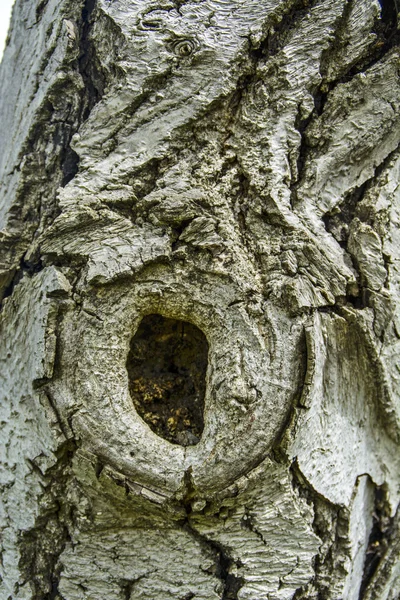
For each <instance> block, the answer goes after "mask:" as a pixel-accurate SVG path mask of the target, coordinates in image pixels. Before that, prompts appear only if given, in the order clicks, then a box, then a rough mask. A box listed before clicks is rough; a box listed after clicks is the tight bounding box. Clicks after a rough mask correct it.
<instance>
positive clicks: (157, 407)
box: [127, 314, 208, 446]
mask: <svg viewBox="0 0 400 600" xmlns="http://www.w3.org/2000/svg"><path fill="white" fill-rule="evenodd" d="M207 362H208V343H207V340H206V337H205V335H204V333H203V332H202V331H200V329H199V328H198V327H196V326H195V325H192V324H191V323H188V322H186V321H179V320H176V319H168V318H166V317H163V316H162V315H158V314H152V315H147V316H146V317H144V318H143V320H142V321H141V323H140V325H139V328H138V330H137V332H136V333H135V335H134V336H133V338H132V340H131V345H130V351H129V354H128V360H127V370H128V376H129V392H130V395H131V397H132V400H133V404H134V406H135V408H136V411H137V412H138V414H139V415H140V416H141V417H142V419H143V420H144V421H145V422H146V423H147V424H148V425H149V427H150V428H151V429H152V430H153V431H154V433H156V434H157V435H159V436H160V437H163V438H164V439H166V440H168V441H169V442H172V443H173V444H180V445H182V446H193V445H195V444H197V443H198V442H199V440H200V437H201V434H202V432H203V427H204V417H203V414H204V396H205V391H206V372H207Z"/></svg>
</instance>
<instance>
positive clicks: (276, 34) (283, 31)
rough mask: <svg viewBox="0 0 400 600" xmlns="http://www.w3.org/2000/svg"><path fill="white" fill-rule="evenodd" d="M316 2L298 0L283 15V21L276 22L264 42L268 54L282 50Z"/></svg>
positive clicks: (272, 54)
mask: <svg viewBox="0 0 400 600" xmlns="http://www.w3.org/2000/svg"><path fill="white" fill-rule="evenodd" d="M314 4H316V2H315V1H314V0H297V2H295V3H294V5H293V6H292V8H291V10H290V11H289V12H288V13H287V14H285V15H283V17H282V19H281V21H280V22H279V23H276V24H274V26H273V29H272V33H269V34H268V36H267V38H266V39H265V41H264V43H263V46H264V48H265V50H266V53H267V55H268V56H274V55H276V54H278V52H279V51H280V50H282V48H283V47H284V46H285V44H286V42H287V40H288V38H289V36H290V35H291V33H292V31H293V30H294V29H295V28H296V27H297V25H298V23H299V22H300V21H301V20H302V19H304V17H306V15H307V14H308V13H309V12H310V10H311V8H312V7H313V6H314Z"/></svg>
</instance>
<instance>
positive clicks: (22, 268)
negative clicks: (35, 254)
mask: <svg viewBox="0 0 400 600" xmlns="http://www.w3.org/2000/svg"><path fill="white" fill-rule="evenodd" d="M43 268H44V267H43V264H42V261H41V260H40V259H38V260H37V261H35V262H32V261H26V260H25V259H24V257H23V258H21V260H20V264H19V267H18V268H17V269H16V270H15V272H14V275H13V276H12V278H11V281H10V282H9V284H8V285H7V287H6V288H5V290H4V292H3V294H2V298H1V308H2V307H3V303H4V300H5V299H6V298H9V297H10V296H12V294H13V293H14V289H15V287H16V286H17V285H18V284H19V283H20V281H21V280H22V278H23V276H24V274H27V275H29V276H30V277H32V276H33V275H34V274H35V273H39V272H40V271H42V270H43ZM0 312H1V309H0Z"/></svg>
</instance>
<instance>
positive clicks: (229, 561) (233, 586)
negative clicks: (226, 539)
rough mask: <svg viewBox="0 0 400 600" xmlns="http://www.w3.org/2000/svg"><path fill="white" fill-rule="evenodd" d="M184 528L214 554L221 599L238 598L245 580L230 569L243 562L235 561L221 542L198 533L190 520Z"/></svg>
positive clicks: (230, 599) (237, 566) (238, 566)
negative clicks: (220, 584) (221, 586)
mask: <svg viewBox="0 0 400 600" xmlns="http://www.w3.org/2000/svg"><path fill="white" fill-rule="evenodd" d="M186 528H187V529H188V531H189V532H190V533H191V534H192V535H193V536H194V537H195V538H196V539H197V540H199V542H200V543H201V544H202V545H205V546H206V547H208V548H209V549H211V550H212V551H213V553H214V554H215V561H216V562H215V575H216V577H218V579H219V580H220V581H221V583H222V585H223V589H222V595H221V600H238V593H239V590H240V589H241V588H242V587H243V585H244V583H245V580H244V578H243V577H238V576H237V575H235V574H234V573H232V572H231V571H232V569H233V568H235V567H236V568H240V567H242V566H243V564H242V563H241V562H240V561H235V560H234V559H233V558H232V557H231V556H230V555H229V554H228V552H227V549H226V548H224V546H222V544H219V543H218V542H216V541H215V540H210V539H209V538H208V537H206V536H205V535H203V534H201V533H199V532H198V531H197V530H196V529H195V528H193V526H192V525H191V524H190V522H188V523H187V524H186Z"/></svg>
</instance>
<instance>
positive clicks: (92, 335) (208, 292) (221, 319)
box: [53, 273, 303, 496]
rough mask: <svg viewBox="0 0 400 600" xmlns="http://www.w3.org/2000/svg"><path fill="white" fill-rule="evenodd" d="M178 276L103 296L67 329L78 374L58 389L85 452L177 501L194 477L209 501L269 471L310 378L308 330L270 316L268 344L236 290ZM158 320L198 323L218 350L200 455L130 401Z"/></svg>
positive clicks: (97, 292) (68, 350)
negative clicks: (129, 365)
mask: <svg viewBox="0 0 400 600" xmlns="http://www.w3.org/2000/svg"><path fill="white" fill-rule="evenodd" d="M170 275H171V276H170V279H169V280H168V279H167V278H166V280H165V281H164V282H160V281H157V282H149V283H144V282H143V281H142V282H140V283H139V284H137V285H135V284H121V283H119V284H118V285H110V286H106V287H99V288H97V289H94V288H93V290H92V292H91V295H90V304H89V303H88V302H85V303H84V305H83V309H82V310H79V311H77V310H73V311H71V313H70V314H69V315H68V316H67V317H66V319H65V322H64V328H63V334H62V335H63V345H64V348H65V350H64V352H65V357H64V364H68V365H69V366H68V368H66V369H65V372H64V373H63V375H62V381H55V382H54V388H53V389H54V392H55V397H56V401H57V402H58V404H59V409H60V411H61V412H63V414H64V417H65V418H69V421H70V422H71V423H72V427H73V430H74V433H75V435H76V436H77V437H79V438H80V439H81V440H82V443H83V445H84V447H85V448H86V449H87V450H88V451H89V452H91V453H94V454H95V455H97V456H98V457H99V458H100V460H101V461H103V462H104V463H105V464H107V463H108V464H110V465H112V466H113V467H114V468H115V469H117V470H118V471H119V472H121V473H122V474H124V475H125V476H126V478H128V480H130V481H132V482H136V483H139V484H140V485H143V486H146V487H148V488H150V489H152V490H155V491H158V492H159V493H161V494H163V495H168V496H170V495H172V494H174V493H175V492H176V491H177V490H178V489H179V488H180V487H181V486H182V482H183V480H184V478H185V473H187V472H188V470H190V472H191V475H192V479H193V483H194V485H195V487H196V489H197V490H198V492H199V494H203V495H207V494H208V493H212V492H214V491H218V490H221V489H223V488H225V487H226V486H228V485H230V484H231V483H232V482H234V481H235V479H237V478H238V477H240V476H241V475H243V474H244V473H246V472H248V471H249V470H250V469H251V468H252V467H253V466H254V465H255V464H257V463H258V462H260V460H262V459H263V458H264V457H265V456H266V454H267V452H268V450H269V449H270V448H271V445H272V444H273V442H274V440H275V439H276V437H277V435H279V433H280V431H281V430H282V427H283V425H284V423H285V421H286V419H287V415H288V412H289V410H290V407H291V406H292V404H293V398H294V396H295V394H296V390H297V389H298V387H299V383H300V382H299V376H302V368H301V357H300V354H301V344H302V339H303V334H302V331H303V323H302V319H301V318H298V319H297V320H296V319H295V320H294V319H293V318H289V317H287V316H285V315H284V314H283V313H281V312H279V311H278V310H277V309H275V308H273V307H272V306H270V307H267V309H266V310H267V311H268V312H270V318H269V320H268V323H269V328H270V334H271V335H269V336H268V335H265V333H266V332H265V331H263V328H264V329H265V322H266V316H265V313H264V314H262V315H258V316H252V315H249V313H248V311H247V310H246V308H245V306H244V303H241V302H239V303H232V298H234V297H235V293H236V295H237V289H235V287H236V286H235V285H234V284H231V283H225V284H221V283H219V282H217V281H216V280H215V279H214V278H211V277H209V276H206V275H201V276H200V278H201V279H202V281H201V282H199V281H198V280H197V281H196V282H195V285H193V284H191V283H189V282H182V281H178V280H176V281H175V280H174V279H175V277H174V275H173V274H172V273H171V274H170ZM152 313H158V314H160V315H163V316H165V317H169V318H174V319H179V320H184V321H189V322H191V323H193V324H194V325H196V326H197V327H198V328H199V329H201V330H202V331H203V332H204V334H205V335H206V337H207V340H208V343H209V348H210V350H209V364H208V371H207V390H206V396H205V412H204V431H203V434H202V436H201V439H200V441H199V443H198V444H197V445H196V446H190V447H187V448H184V447H182V446H179V445H175V444H171V443H170V442H168V441H166V440H165V439H163V438H161V437H159V436H158V435H156V434H155V433H154V432H153V431H152V430H151V429H150V427H149V426H148V425H147V424H146V423H145V422H144V421H143V420H142V419H141V417H140V416H139V415H138V413H137V412H136V410H135V408H134V406H133V403H132V399H131V397H130V394H129V389H128V374H127V369H126V362H127V356H128V352H129V346H130V341H131V339H132V336H133V335H134V333H135V331H136V329H137V327H138V326H139V324H140V322H141V320H142V318H143V316H144V315H147V314H152ZM232 332H235V334H234V337H232ZM88 373H89V376H88ZM299 374H300V375H299ZM77 404H78V405H79V409H78V410H76V406H77ZM72 407H74V414H73V416H71V414H69V411H70V410H71V409H72Z"/></svg>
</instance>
